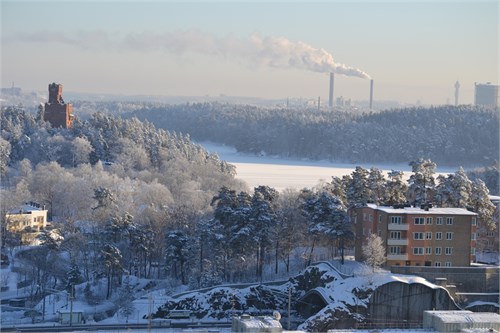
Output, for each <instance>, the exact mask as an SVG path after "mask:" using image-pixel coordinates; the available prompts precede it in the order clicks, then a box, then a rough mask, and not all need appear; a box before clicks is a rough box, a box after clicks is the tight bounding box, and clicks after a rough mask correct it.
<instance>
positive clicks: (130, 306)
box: [115, 276, 135, 323]
mask: <svg viewBox="0 0 500 333" xmlns="http://www.w3.org/2000/svg"><path fill="white" fill-rule="evenodd" d="M133 301H134V288H133V286H132V284H131V283H130V276H127V277H126V278H125V281H124V283H123V286H122V288H121V289H120V291H119V294H118V297H117V299H116V301H115V304H116V306H118V308H119V309H120V310H119V311H120V314H121V315H123V316H124V317H125V322H126V323H128V318H129V317H130V316H131V315H132V314H133V313H134V310H135V306H134V303H133Z"/></svg>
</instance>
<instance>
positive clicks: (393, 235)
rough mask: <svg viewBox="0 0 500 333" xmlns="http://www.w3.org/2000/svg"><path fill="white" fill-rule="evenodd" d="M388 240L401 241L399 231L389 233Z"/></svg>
mask: <svg viewBox="0 0 500 333" xmlns="http://www.w3.org/2000/svg"><path fill="white" fill-rule="evenodd" d="M390 236H391V238H390V239H401V231H391V235H390Z"/></svg>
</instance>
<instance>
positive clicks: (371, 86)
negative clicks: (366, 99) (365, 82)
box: [370, 80, 373, 110]
mask: <svg viewBox="0 0 500 333" xmlns="http://www.w3.org/2000/svg"><path fill="white" fill-rule="evenodd" d="M372 106H373V80H370V110H371V109H372Z"/></svg>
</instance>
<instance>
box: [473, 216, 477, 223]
mask: <svg viewBox="0 0 500 333" xmlns="http://www.w3.org/2000/svg"><path fill="white" fill-rule="evenodd" d="M472 225H477V219H476V218H475V217H473V218H472Z"/></svg>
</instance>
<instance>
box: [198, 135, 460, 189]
mask: <svg viewBox="0 0 500 333" xmlns="http://www.w3.org/2000/svg"><path fill="white" fill-rule="evenodd" d="M198 144H200V145H201V146H203V147H204V148H205V149H207V150H208V151H209V152H212V153H217V155H219V157H220V158H221V159H223V160H225V161H227V162H228V163H231V164H233V165H234V166H236V172H237V175H236V178H238V179H241V180H243V181H245V182H246V183H247V184H248V185H249V186H250V188H253V187H256V186H259V185H268V186H271V187H273V188H275V189H277V190H279V191H281V190H284V189H285V188H293V189H302V188H304V187H308V188H311V187H314V186H316V185H318V182H320V181H321V180H323V181H326V182H329V181H330V180H331V178H332V176H337V177H340V178H341V177H342V176H344V175H348V174H351V173H352V172H353V171H354V169H355V168H356V166H361V167H363V168H365V169H370V168H371V167H377V168H379V169H380V170H382V171H383V172H384V173H387V172H388V171H391V170H399V171H403V172H404V173H405V177H410V175H411V167H410V166H409V165H408V164H393V165H389V164H370V163H359V164H342V163H332V162H330V161H311V160H306V159H303V160H299V159H286V158H278V157H272V156H265V155H252V154H245V153H239V152H237V151H236V149H235V148H234V147H230V146H224V145H220V144H215V143H212V142H200V143H198ZM408 162H409V161H408ZM456 170H457V168H455V169H453V168H439V166H438V170H437V171H438V174H437V175H436V177H437V176H438V175H439V174H447V173H453V172H455V171H456Z"/></svg>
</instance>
